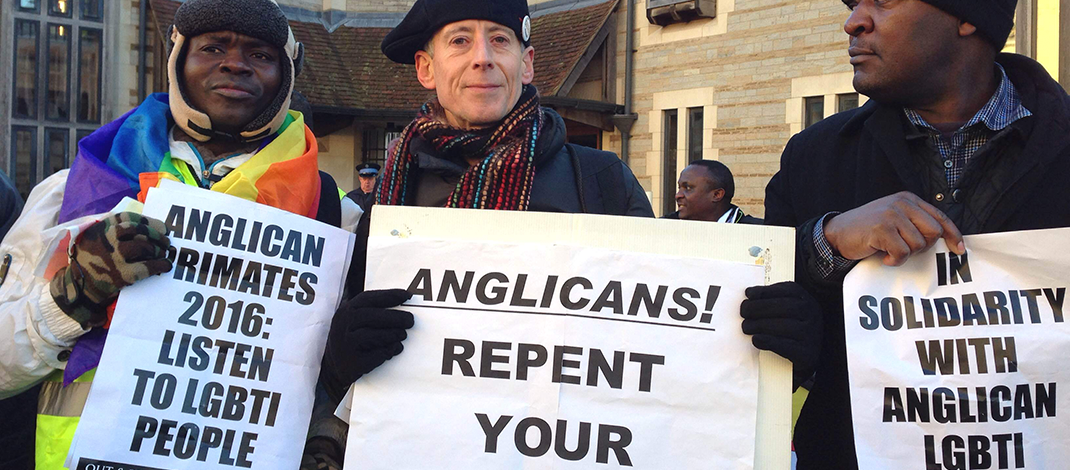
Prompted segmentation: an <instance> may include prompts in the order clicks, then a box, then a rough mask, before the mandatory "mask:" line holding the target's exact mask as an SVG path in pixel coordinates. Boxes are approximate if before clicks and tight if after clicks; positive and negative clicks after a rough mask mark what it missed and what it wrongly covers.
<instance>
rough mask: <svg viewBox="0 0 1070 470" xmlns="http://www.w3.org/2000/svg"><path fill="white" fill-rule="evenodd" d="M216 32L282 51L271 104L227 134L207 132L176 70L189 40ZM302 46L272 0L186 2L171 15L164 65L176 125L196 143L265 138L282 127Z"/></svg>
mask: <svg viewBox="0 0 1070 470" xmlns="http://www.w3.org/2000/svg"><path fill="white" fill-rule="evenodd" d="M215 31H232V32H235V33H239V34H244V35H246V36H249V37H254V38H257V39H259V40H261V41H264V42H266V43H268V44H271V45H272V46H275V47H277V48H279V51H280V52H282V55H283V59H282V64H280V65H282V70H281V72H282V82H281V83H280V86H279V92H278V94H277V95H276V96H275V97H273V99H272V102H271V106H268V108H267V109H266V110H264V112H263V113H262V114H261V115H260V116H258V117H256V118H255V119H253V120H252V122H250V123H249V124H248V125H246V126H245V128H244V129H242V131H241V133H240V135H230V134H225V133H223V132H220V131H218V130H216V129H213V128H212V120H211V118H209V117H208V115H207V114H205V113H204V112H203V111H201V110H198V109H195V108H194V107H193V105H192V103H190V101H189V98H188V97H187V96H186V92H185V90H184V89H183V88H184V86H183V81H182V77H181V76H180V75H179V70H181V69H182V65H183V64H184V63H185V58H186V51H187V43H188V41H189V39H190V38H193V37H196V36H199V35H201V34H205V33H211V32H215ZM303 58H304V47H303V46H302V45H301V43H299V42H297V41H296V40H294V37H293V32H292V31H291V30H290V24H289V22H288V21H287V20H286V15H284V14H283V13H282V9H280V8H279V5H278V4H277V3H275V1H274V0H188V1H186V2H185V3H183V4H182V5H181V6H180V7H178V10H177V11H175V24H174V26H172V27H171V51H170V56H169V57H168V61H167V75H168V81H169V82H170V84H169V94H170V96H169V100H170V105H171V115H172V116H173V117H174V119H175V124H176V125H178V126H179V127H181V128H182V130H183V131H185V132H186V133H187V134H189V135H190V136H191V137H193V138H194V139H197V140H199V141H202V142H204V141H208V140H209V139H212V138H213V137H218V136H225V137H229V138H233V139H236V140H242V141H251V140H258V139H262V138H264V137H267V136H269V135H271V134H273V133H274V132H276V131H278V130H279V128H280V127H282V124H283V122H284V121H285V120H286V111H287V110H288V109H289V107H290V94H291V93H292V92H293V84H294V78H295V77H297V75H298V74H300V73H301V63H302V61H303Z"/></svg>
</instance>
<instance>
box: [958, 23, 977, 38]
mask: <svg viewBox="0 0 1070 470" xmlns="http://www.w3.org/2000/svg"><path fill="white" fill-rule="evenodd" d="M975 33H977V27H976V26H974V25H972V24H970V23H967V22H965V21H963V22H961V23H959V37H963V38H964V37H966V36H970V35H973V34H975Z"/></svg>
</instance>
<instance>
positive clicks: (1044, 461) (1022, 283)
mask: <svg viewBox="0 0 1070 470" xmlns="http://www.w3.org/2000/svg"><path fill="white" fill-rule="evenodd" d="M1068 237H1070V229H1057V230H1041V231H1029V232H1009V233H999V234H985V235H974V236H967V237H966V239H965V243H966V248H967V250H968V251H967V253H966V254H965V255H962V256H958V255H955V254H954V253H950V252H949V251H948V250H947V248H946V246H945V245H944V243H943V241H940V242H938V243H937V246H935V247H933V248H932V249H930V250H928V251H926V252H924V253H920V254H917V255H914V256H912V257H911V258H910V259H909V260H908V261H907V263H906V264H905V265H903V266H901V267H888V266H883V265H882V264H881V263H880V261H879V259H877V258H870V259H867V260H865V261H863V262H862V263H860V264H859V265H858V266H857V267H855V268H854V270H852V271H851V273H850V274H849V275H848V276H847V279H846V281H845V282H844V323H845V328H846V339H847V362H848V370H849V373H850V383H851V410H852V419H853V421H854V432H855V448H856V450H857V452H858V464H859V468H866V469H878V470H879V469H901V468H919V469H920V468H924V469H927V470H941V469H947V470H960V469H961V470H966V469H1019V468H1064V467H1065V465H1066V462H1067V461H1070V449H1068V448H1067V446H1066V445H1065V443H1066V442H1067V439H1068V438H1070V435H1068V434H1070V420H1068V419H1067V418H1066V417H1065V416H1062V415H1057V412H1058V411H1060V409H1065V406H1066V405H1067V402H1066V400H1065V398H1061V397H1060V396H1059V395H1058V391H1059V390H1060V389H1063V390H1065V387H1066V384H1067V382H1068V380H1070V369H1068V368H1067V367H1066V365H1065V364H1064V362H1065V358H1064V354H1063V351H1064V350H1066V349H1067V347H1068V346H1070V328H1068V327H1067V324H1066V323H1064V321H1063V305H1064V300H1065V298H1066V286H1067V284H1068V283H1070V277H1068V276H1067V273H1068V272H1070V243H1068V242H1067V240H1068V239H1070V238H1068ZM1060 383H1061V384H1063V385H1059V384H1060Z"/></svg>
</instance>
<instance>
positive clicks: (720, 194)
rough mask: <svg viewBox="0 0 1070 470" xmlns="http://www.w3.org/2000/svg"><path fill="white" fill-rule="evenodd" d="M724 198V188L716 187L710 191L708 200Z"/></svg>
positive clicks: (713, 200)
mask: <svg viewBox="0 0 1070 470" xmlns="http://www.w3.org/2000/svg"><path fill="white" fill-rule="evenodd" d="M723 199H724V188H717V189H714V190H713V191H710V201H712V202H721V201H722V200H723Z"/></svg>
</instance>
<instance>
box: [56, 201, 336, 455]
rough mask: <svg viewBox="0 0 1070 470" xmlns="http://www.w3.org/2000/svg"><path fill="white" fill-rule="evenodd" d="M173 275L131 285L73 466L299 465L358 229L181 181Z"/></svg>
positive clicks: (155, 212) (171, 225)
mask: <svg viewBox="0 0 1070 470" xmlns="http://www.w3.org/2000/svg"><path fill="white" fill-rule="evenodd" d="M144 214H145V215H147V216H150V217H154V218H157V219H159V220H162V221H165V223H166V224H167V225H168V229H169V232H170V234H169V237H170V239H171V244H172V245H173V246H174V247H175V263H174V269H173V270H172V271H171V272H168V273H164V274H162V275H160V276H154V277H152V278H150V279H146V280H143V281H141V282H138V283H136V284H134V285H132V286H130V287H127V288H125V289H123V290H122V292H121V294H120V296H119V301H118V303H117V305H116V310H115V315H114V318H113V321H112V325H111V330H110V331H109V335H108V341H107V343H106V346H105V348H104V352H103V355H102V357H101V361H100V366H99V367H98V369H97V373H96V377H95V379H94V381H93V386H92V389H91V391H90V394H89V398H88V401H87V402H86V405H85V411H84V412H83V414H82V418H81V421H80V422H79V425H78V429H77V431H76V433H75V437H74V443H73V445H72V447H71V451H70V454H69V455H68V462H67V463H68V467H71V468H77V469H78V470H104V469H119V468H122V469H125V470H131V469H135V470H136V469H154V468H168V469H177V468H191V469H193V468H204V469H207V468H213V469H218V468H297V467H298V465H299V462H300V459H301V451H302V449H303V447H304V441H305V433H306V432H307V429H308V423H309V417H310V416H311V413H312V402H313V396H314V390H315V383H316V379H317V377H318V374H319V364H320V358H321V357H322V355H323V348H324V345H325V343H326V338H327V331H328V329H329V327H330V321H331V318H332V315H333V314H334V311H335V309H336V308H337V306H338V303H339V301H340V296H341V291H342V286H343V283H344V279H345V273H346V269H347V265H348V262H349V259H350V256H351V253H352V249H353V235H352V234H350V233H348V232H345V231H343V230H340V229H337V228H334V227H330V226H328V225H326V224H322V223H319V222H315V221H312V220H309V219H308V218H305V217H301V216H297V215H294V214H291V213H288V212H284V211H281V210H278V209H275V208H272V207H269V206H265V205H262V204H256V203H253V202H249V201H245V200H242V199H238V198H235V197H232V196H227V195H223V194H220V193H214V192H211V191H205V190H200V189H190V188H186V187H184V186H182V185H180V184H177V183H176V184H170V183H168V184H165V185H163V186H161V187H160V188H157V189H153V190H151V191H150V192H149V195H148V198H147V201H146V204H145V209H144Z"/></svg>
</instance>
